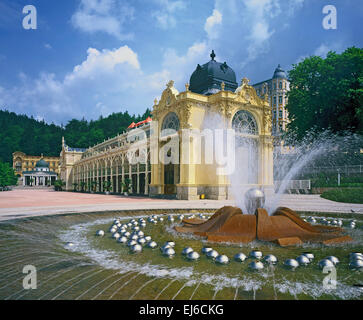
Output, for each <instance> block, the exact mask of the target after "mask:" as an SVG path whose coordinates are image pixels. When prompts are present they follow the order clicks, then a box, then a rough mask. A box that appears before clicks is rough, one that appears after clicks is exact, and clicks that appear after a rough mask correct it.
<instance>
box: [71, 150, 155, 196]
mask: <svg viewBox="0 0 363 320" xmlns="http://www.w3.org/2000/svg"><path fill="white" fill-rule="evenodd" d="M127 180H128V182H129V184H130V190H125V187H126V185H127ZM72 181H73V184H74V186H75V187H76V188H77V190H81V191H95V192H105V191H108V190H107V187H106V186H105V181H109V185H110V186H111V188H110V190H109V191H110V192H112V193H123V192H128V193H132V194H140V195H148V194H149V184H150V183H151V165H150V162H149V161H148V162H147V163H136V164H131V163H129V161H128V158H127V156H126V153H122V154H117V155H114V156H107V157H99V158H94V157H91V158H85V159H82V160H81V161H80V162H79V163H77V164H76V165H75V166H74V168H73V170H72ZM125 184H126V185H125Z"/></svg>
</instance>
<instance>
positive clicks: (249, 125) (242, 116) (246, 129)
mask: <svg viewBox="0 0 363 320" xmlns="http://www.w3.org/2000/svg"><path fill="white" fill-rule="evenodd" d="M232 128H233V129H234V130H236V132H237V133H243V134H251V135H257V134H258V130H257V123H256V119H255V118H254V117H253V115H252V114H251V113H249V112H248V111H245V110H240V111H238V112H236V114H235V115H234V117H233V120H232Z"/></svg>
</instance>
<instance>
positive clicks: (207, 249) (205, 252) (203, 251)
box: [202, 247, 213, 254]
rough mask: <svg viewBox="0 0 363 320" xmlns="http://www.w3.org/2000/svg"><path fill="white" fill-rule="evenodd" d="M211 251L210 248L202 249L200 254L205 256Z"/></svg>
mask: <svg viewBox="0 0 363 320" xmlns="http://www.w3.org/2000/svg"><path fill="white" fill-rule="evenodd" d="M212 250H213V249H212V248H210V247H204V248H202V253H204V254H207V253H208V252H209V251H212Z"/></svg>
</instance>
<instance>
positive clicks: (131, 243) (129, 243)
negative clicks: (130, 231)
mask: <svg viewBox="0 0 363 320" xmlns="http://www.w3.org/2000/svg"><path fill="white" fill-rule="evenodd" d="M135 244H137V242H136V241H135V240H129V241H128V242H127V246H128V247H132V246H133V245H135Z"/></svg>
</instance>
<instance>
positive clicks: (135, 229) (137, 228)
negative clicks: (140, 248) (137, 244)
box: [132, 226, 140, 231]
mask: <svg viewBox="0 0 363 320" xmlns="http://www.w3.org/2000/svg"><path fill="white" fill-rule="evenodd" d="M132 230H134V231H139V230H140V227H138V226H136V227H133V228H132Z"/></svg>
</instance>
